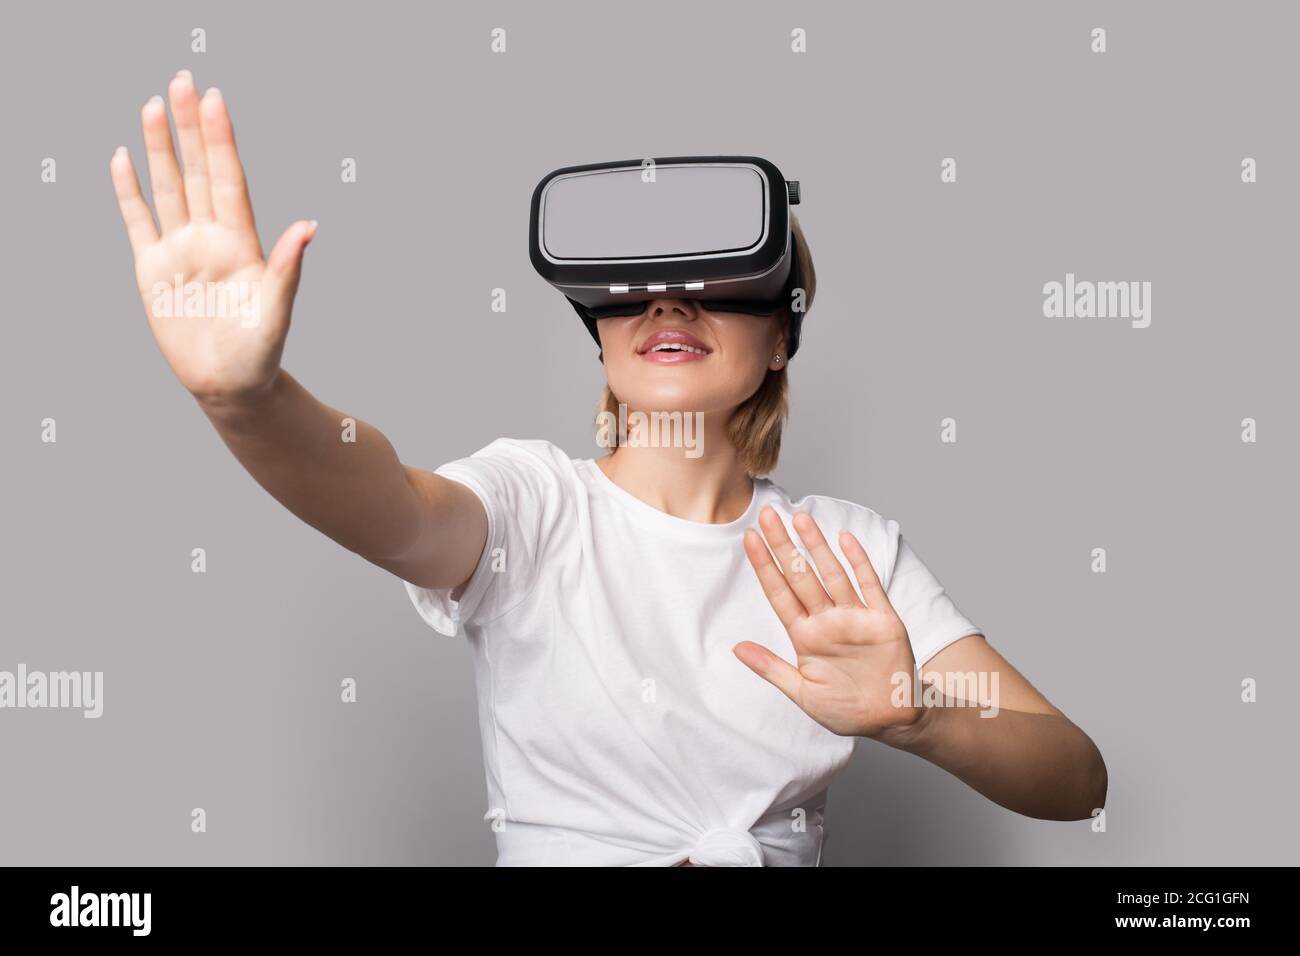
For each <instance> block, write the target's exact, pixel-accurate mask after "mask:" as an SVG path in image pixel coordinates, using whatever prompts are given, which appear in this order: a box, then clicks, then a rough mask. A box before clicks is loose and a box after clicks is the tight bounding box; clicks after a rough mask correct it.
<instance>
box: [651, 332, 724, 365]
mask: <svg viewBox="0 0 1300 956" xmlns="http://www.w3.org/2000/svg"><path fill="white" fill-rule="evenodd" d="M636 351H637V355H639V356H641V358H642V359H644V360H645V361H647V362H654V363H655V364H657V365H677V364H680V363H683V362H698V361H700V360H702V359H704V358H705V357H706V356H708V355H710V354H712V352H713V350H712V349H711V348H709V347H708V346H707V345H705V344H704V343H703V342H701V341H700V340H699V339H697V338H696V337H695V336H693V335H691V334H690V333H689V332H685V331H683V330H681V329H661V330H660V331H658V332H656V333H655V334H654V335H652V336H650V337H649V338H648V339H646V340H645V341H644V342H642V343H641V346H640V348H638V349H637V350H636Z"/></svg>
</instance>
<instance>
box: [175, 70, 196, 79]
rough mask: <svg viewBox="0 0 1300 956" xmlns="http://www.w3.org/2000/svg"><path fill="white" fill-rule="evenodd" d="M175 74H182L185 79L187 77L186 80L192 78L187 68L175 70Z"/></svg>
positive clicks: (192, 75)
mask: <svg viewBox="0 0 1300 956" xmlns="http://www.w3.org/2000/svg"><path fill="white" fill-rule="evenodd" d="M176 75H177V76H183V77H185V79H187V80H192V79H194V74H192V73H191V72H190V71H189V70H177V71H176Z"/></svg>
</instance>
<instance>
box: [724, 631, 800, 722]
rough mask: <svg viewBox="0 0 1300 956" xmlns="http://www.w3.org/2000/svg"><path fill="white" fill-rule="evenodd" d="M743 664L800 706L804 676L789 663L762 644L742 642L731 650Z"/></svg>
mask: <svg viewBox="0 0 1300 956" xmlns="http://www.w3.org/2000/svg"><path fill="white" fill-rule="evenodd" d="M731 652H732V653H733V654H735V655H736V656H737V657H739V658H740V660H741V662H742V663H743V664H744V665H745V666H746V667H748V668H749V669H750V670H751V671H753V672H754V673H755V674H757V675H758V676H759V677H761V678H763V680H765V681H767V682H768V683H769V684H771V685H772V686H774V687H775V688H776V689H777V690H779V691H780V692H781V693H783V694H785V696H787V697H789V698H790V699H791V700H792V701H794V702H795V703H796V704H798V705H799V707H800V708H802V707H803V704H800V703H799V696H800V694H799V691H800V689H801V688H802V687H803V675H802V674H800V673H799V670H798V668H796V667H795V666H794V665H792V664H791V663H790V662H789V661H786V660H782V659H781V658H779V657H777V656H776V655H775V654H773V653H772V652H771V651H769V650H768V649H767V648H766V647H764V646H763V645H761V644H755V643H754V642H753V641H741V642H740V643H739V644H737V645H736V646H735V647H733V648H732V649H731Z"/></svg>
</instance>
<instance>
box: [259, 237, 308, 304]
mask: <svg viewBox="0 0 1300 956" xmlns="http://www.w3.org/2000/svg"><path fill="white" fill-rule="evenodd" d="M316 225H317V223H316V220H315V219H313V220H311V221H310V222H308V221H307V220H304V219H300V220H298V221H297V222H295V223H294V224H293V225H291V226H290V227H289V228H288V229H286V230H285V231H284V232H283V233H282V234H281V236H280V238H279V240H277V241H276V243H275V246H274V247H273V248H272V249H271V255H270V256H269V257H268V258H267V260H266V273H265V280H264V281H265V283H266V285H267V286H268V287H269V288H268V289H267V292H268V294H269V296H270V298H271V299H272V301H276V302H281V303H283V304H284V305H285V307H286V308H287V307H288V306H289V305H291V304H292V303H293V297H294V296H295V295H296V294H297V292H298V279H299V277H300V276H301V275H302V256H303V253H304V252H305V251H306V249H307V244H308V243H309V242H311V240H312V238H313V237H314V236H315V235H316Z"/></svg>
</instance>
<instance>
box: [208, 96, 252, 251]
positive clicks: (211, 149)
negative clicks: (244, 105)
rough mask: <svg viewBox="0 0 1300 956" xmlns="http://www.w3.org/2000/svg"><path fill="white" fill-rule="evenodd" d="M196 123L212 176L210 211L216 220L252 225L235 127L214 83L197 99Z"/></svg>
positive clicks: (245, 225)
mask: <svg viewBox="0 0 1300 956" xmlns="http://www.w3.org/2000/svg"><path fill="white" fill-rule="evenodd" d="M199 125H200V126H201V127H202V129H203V146H204V148H205V149H206V150H207V154H208V175H209V176H210V177H211V178H212V211H213V213H214V214H215V215H216V217H217V221H218V222H225V223H229V224H230V225H232V226H239V227H243V228H246V229H252V228H253V204H252V203H250V202H249V201H248V186H247V184H246V183H245V182H244V167H243V166H241V165H240V163H239V152H238V150H236V149H235V129H234V127H233V126H232V125H231V124H230V113H229V112H228V111H227V110H226V101H225V100H224V99H223V98H222V96H221V91H220V90H219V89H217V88H216V87H215V86H214V87H212V88H211V89H209V90H208V91H207V92H206V93H204V94H203V99H202V100H201V101H200V103H199Z"/></svg>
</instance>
